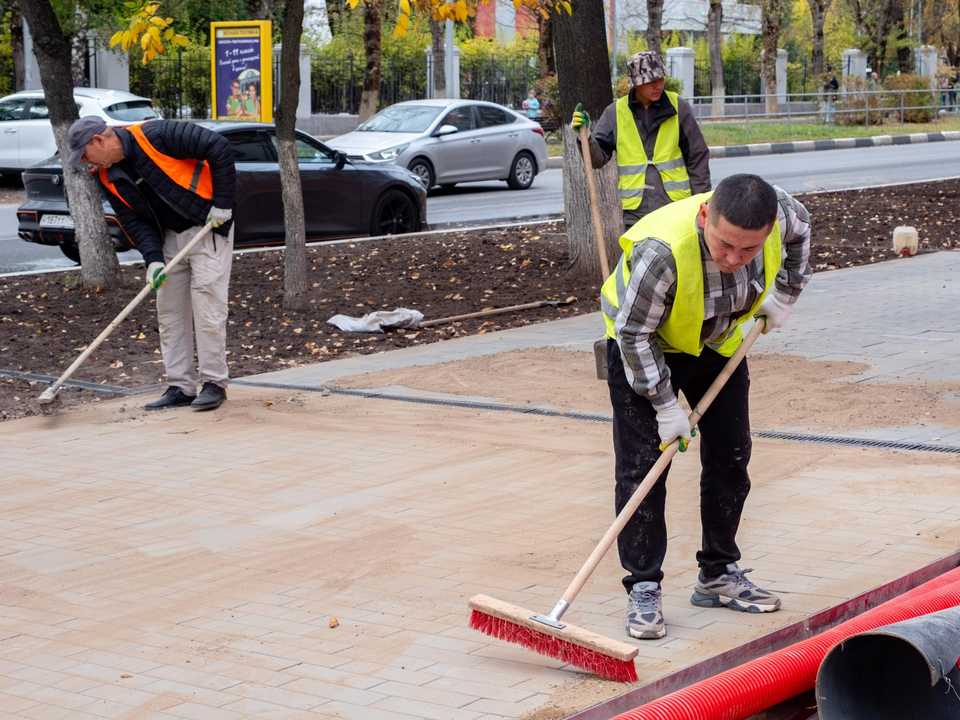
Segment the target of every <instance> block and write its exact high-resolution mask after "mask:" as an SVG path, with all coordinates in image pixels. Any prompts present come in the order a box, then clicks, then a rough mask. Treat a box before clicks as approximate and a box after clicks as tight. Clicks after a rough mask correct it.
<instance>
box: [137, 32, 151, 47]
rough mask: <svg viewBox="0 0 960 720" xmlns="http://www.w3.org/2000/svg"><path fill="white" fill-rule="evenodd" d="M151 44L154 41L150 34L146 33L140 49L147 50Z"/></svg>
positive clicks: (141, 40)
mask: <svg viewBox="0 0 960 720" xmlns="http://www.w3.org/2000/svg"><path fill="white" fill-rule="evenodd" d="M151 42H152V40H151V35H150V33H145V34H144V36H143V37H142V38H140V47H142V48H143V49H144V50H146V49H147V48H148V47H150V43H151Z"/></svg>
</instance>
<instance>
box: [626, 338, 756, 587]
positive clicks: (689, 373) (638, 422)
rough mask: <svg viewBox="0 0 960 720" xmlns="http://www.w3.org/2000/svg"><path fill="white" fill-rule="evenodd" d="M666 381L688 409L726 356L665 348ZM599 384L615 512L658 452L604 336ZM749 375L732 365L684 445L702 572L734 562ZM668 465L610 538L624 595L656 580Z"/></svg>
mask: <svg viewBox="0 0 960 720" xmlns="http://www.w3.org/2000/svg"><path fill="white" fill-rule="evenodd" d="M666 359H667V365H668V367H669V368H670V379H671V382H672V384H673V389H674V391H675V392H677V394H678V395H679V393H681V392H682V393H683V395H684V396H685V397H686V399H687V401H688V402H689V403H690V406H691V407H693V406H695V405H696V404H697V403H698V402H699V401H700V398H701V397H703V394H704V393H705V392H706V391H707V388H709V387H710V383H712V382H713V380H714V378H716V376H717V375H718V374H719V373H720V371H721V370H722V369H723V366H724V365H725V364H726V362H727V358H725V357H723V356H722V355H720V354H718V353H716V352H714V351H712V350H710V349H709V348H704V350H703V352H702V353H701V355H700V357H695V356H693V355H687V354H684V353H667V354H666ZM607 371H608V375H609V376H608V378H607V385H608V387H609V389H610V401H611V403H612V404H613V447H614V452H615V455H616V480H617V487H616V509H617V512H618V513H619V512H620V510H621V509H622V508H623V506H624V505H626V504H627V502H628V501H629V500H630V497H631V496H632V495H633V492H634V490H636V489H637V487H638V486H639V485H640V483H641V482H643V478H644V477H645V476H646V474H647V472H649V470H650V468H652V467H653V465H654V463H656V461H657V459H658V458H659V457H660V450H659V445H660V435H659V433H658V431H657V411H656V410H655V409H654V407H653V404H652V403H651V402H650V401H649V400H648V399H647V398H645V397H643V396H641V395H638V394H637V393H636V392H635V391H634V389H633V387H632V386H631V385H630V383H629V382H628V381H627V378H626V375H625V373H624V369H623V360H622V358H621V357H620V348H619V347H617V344H616V342H615V341H613V340H609V339H608V340H607ZM749 393H750V373H749V371H748V369H747V361H746V359H744V360H743V362H741V363H740V365H739V367H738V368H737V370H736V371H735V372H734V373H733V375H732V376H731V377H730V379H729V380H728V381H727V384H726V385H725V386H724V387H723V390H721V391H720V394H719V395H717V397H716V399H715V400H714V401H713V403H712V404H711V405H710V408H709V409H708V410H707V412H706V413H705V414H704V416H703V417H702V418H701V419H700V422H699V423H698V427H699V432H698V434H697V438H696V440H694V441H693V444H692V447H696V446H697V445H699V446H700V463H701V465H702V466H703V468H702V471H701V474H700V521H701V524H702V527H703V546H702V549H701V550H700V552H698V553H697V562H698V563H699V564H700V567H701V568H702V569H703V572H704V574H705V575H706V576H707V577H718V576H720V575H722V574H723V573H725V572H726V566H727V563H732V562H737V561H738V560H740V550H739V548H737V541H736V537H737V528H738V527H739V525H740V515H741V513H742V512H743V504H744V502H745V501H746V499H747V494H748V493H749V492H750V476H749V475H748V474H747V465H748V463H749V462H750V450H751V447H752V443H751V441H750V412H749ZM669 471H670V468H669V467H668V468H667V469H666V470H664V472H663V474H662V475H661V476H660V478H659V479H658V480H657V482H656V484H655V485H654V486H653V487H652V488H651V489H650V493H649V494H648V495H647V497H646V498H645V499H644V501H643V502H642V503H641V504H640V507H639V508H638V509H637V512H636V513H634V515H633V517H632V518H631V519H630V521H629V522H628V523H627V524H626V526H625V527H624V528H623V532H621V533H620V537H619V538H618V539H617V543H618V547H619V550H620V564H621V565H623V569H624V570H626V571H627V573H629V574H628V575H627V576H626V577H624V579H623V585H624V587H625V588H626V589H627V592H629V591H630V589H631V588H632V587H633V584H634V583H637V582H645V581H650V582H656V583H659V582H661V581H662V580H663V571H662V570H661V566H662V565H663V558H664V556H665V555H666V552H667V523H666V517H665V516H664V506H665V504H666V499H667V485H666V481H667V473H668V472H669Z"/></svg>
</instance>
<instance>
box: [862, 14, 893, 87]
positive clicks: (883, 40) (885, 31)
mask: <svg viewBox="0 0 960 720" xmlns="http://www.w3.org/2000/svg"><path fill="white" fill-rule="evenodd" d="M896 5H897V0H883V3H882V4H881V6H880V11H879V13H878V14H877V20H876V25H874V27H873V35H872V36H871V37H870V39H869V41H870V52H869V53H868V60H869V62H870V67H871V68H873V69H874V70H875V71H876V72H878V73H880V72H881V71H882V70H883V62H884V60H886V58H887V38H888V37H889V36H890V32H891V30H892V29H893V27H892V26H893V14H894V8H895V6H896ZM866 22H867V20H866V18H865V19H864V23H865V24H866Z"/></svg>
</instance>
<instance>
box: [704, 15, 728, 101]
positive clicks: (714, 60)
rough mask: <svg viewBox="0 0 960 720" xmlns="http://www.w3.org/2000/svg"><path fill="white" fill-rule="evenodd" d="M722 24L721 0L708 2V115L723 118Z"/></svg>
mask: <svg viewBox="0 0 960 720" xmlns="http://www.w3.org/2000/svg"><path fill="white" fill-rule="evenodd" d="M722 24H723V5H722V4H721V0H710V10H709V11H708V12H707V45H709V47H710V94H711V95H713V101H712V102H711V103H710V115H712V116H713V117H723V115H724V112H725V110H726V108H725V106H726V102H725V100H724V96H725V95H726V94H727V89H726V86H725V83H724V78H723V54H722V53H721V52H720V28H721V26H722Z"/></svg>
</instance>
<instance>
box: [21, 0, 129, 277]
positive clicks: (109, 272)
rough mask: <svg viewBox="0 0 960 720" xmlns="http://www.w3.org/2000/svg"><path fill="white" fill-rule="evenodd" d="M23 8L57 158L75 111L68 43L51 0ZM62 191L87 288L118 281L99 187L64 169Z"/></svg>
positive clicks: (63, 153) (65, 149)
mask: <svg viewBox="0 0 960 720" xmlns="http://www.w3.org/2000/svg"><path fill="white" fill-rule="evenodd" d="M22 12H23V15H24V17H25V18H26V20H27V25H28V26H29V28H30V35H31V37H32V38H33V52H34V54H35V55H36V56H37V65H39V67H40V84H41V85H42V86H43V94H44V97H45V98H46V101H47V108H49V111H50V124H51V125H52V126H53V136H54V138H55V139H56V141H57V149H58V150H59V151H60V157H61V158H65V157H69V156H70V143H69V142H68V141H67V130H69V129H70V125H71V124H72V123H73V121H74V120H76V119H77V118H78V117H79V115H78V113H77V105H76V103H74V101H73V83H72V82H71V77H70V46H69V44H68V43H67V39H66V37H65V36H64V34H63V30H62V29H61V28H60V22H59V21H58V20H57V16H56V15H55V14H54V12H53V7H52V6H51V4H50V0H30V1H29V2H27V3H24V4H23V6H22ZM63 182H64V192H65V194H66V196H67V198H69V202H70V215H71V216H73V221H74V224H75V226H76V235H77V240H78V243H79V246H80V261H81V265H82V268H81V275H82V277H83V285H84V287H86V288H91V289H93V288H102V289H107V288H112V287H116V286H118V285H120V282H121V280H120V263H119V262H118V261H117V253H116V252H115V251H114V249H113V241H112V240H111V239H110V236H109V235H108V234H107V221H106V219H105V218H104V215H103V204H102V198H101V194H100V188H99V187H97V184H96V182H95V181H94V179H93V177H92V176H91V175H90V173H88V172H86V171H85V170H84V169H82V168H78V167H75V166H68V167H64V168H63Z"/></svg>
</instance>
